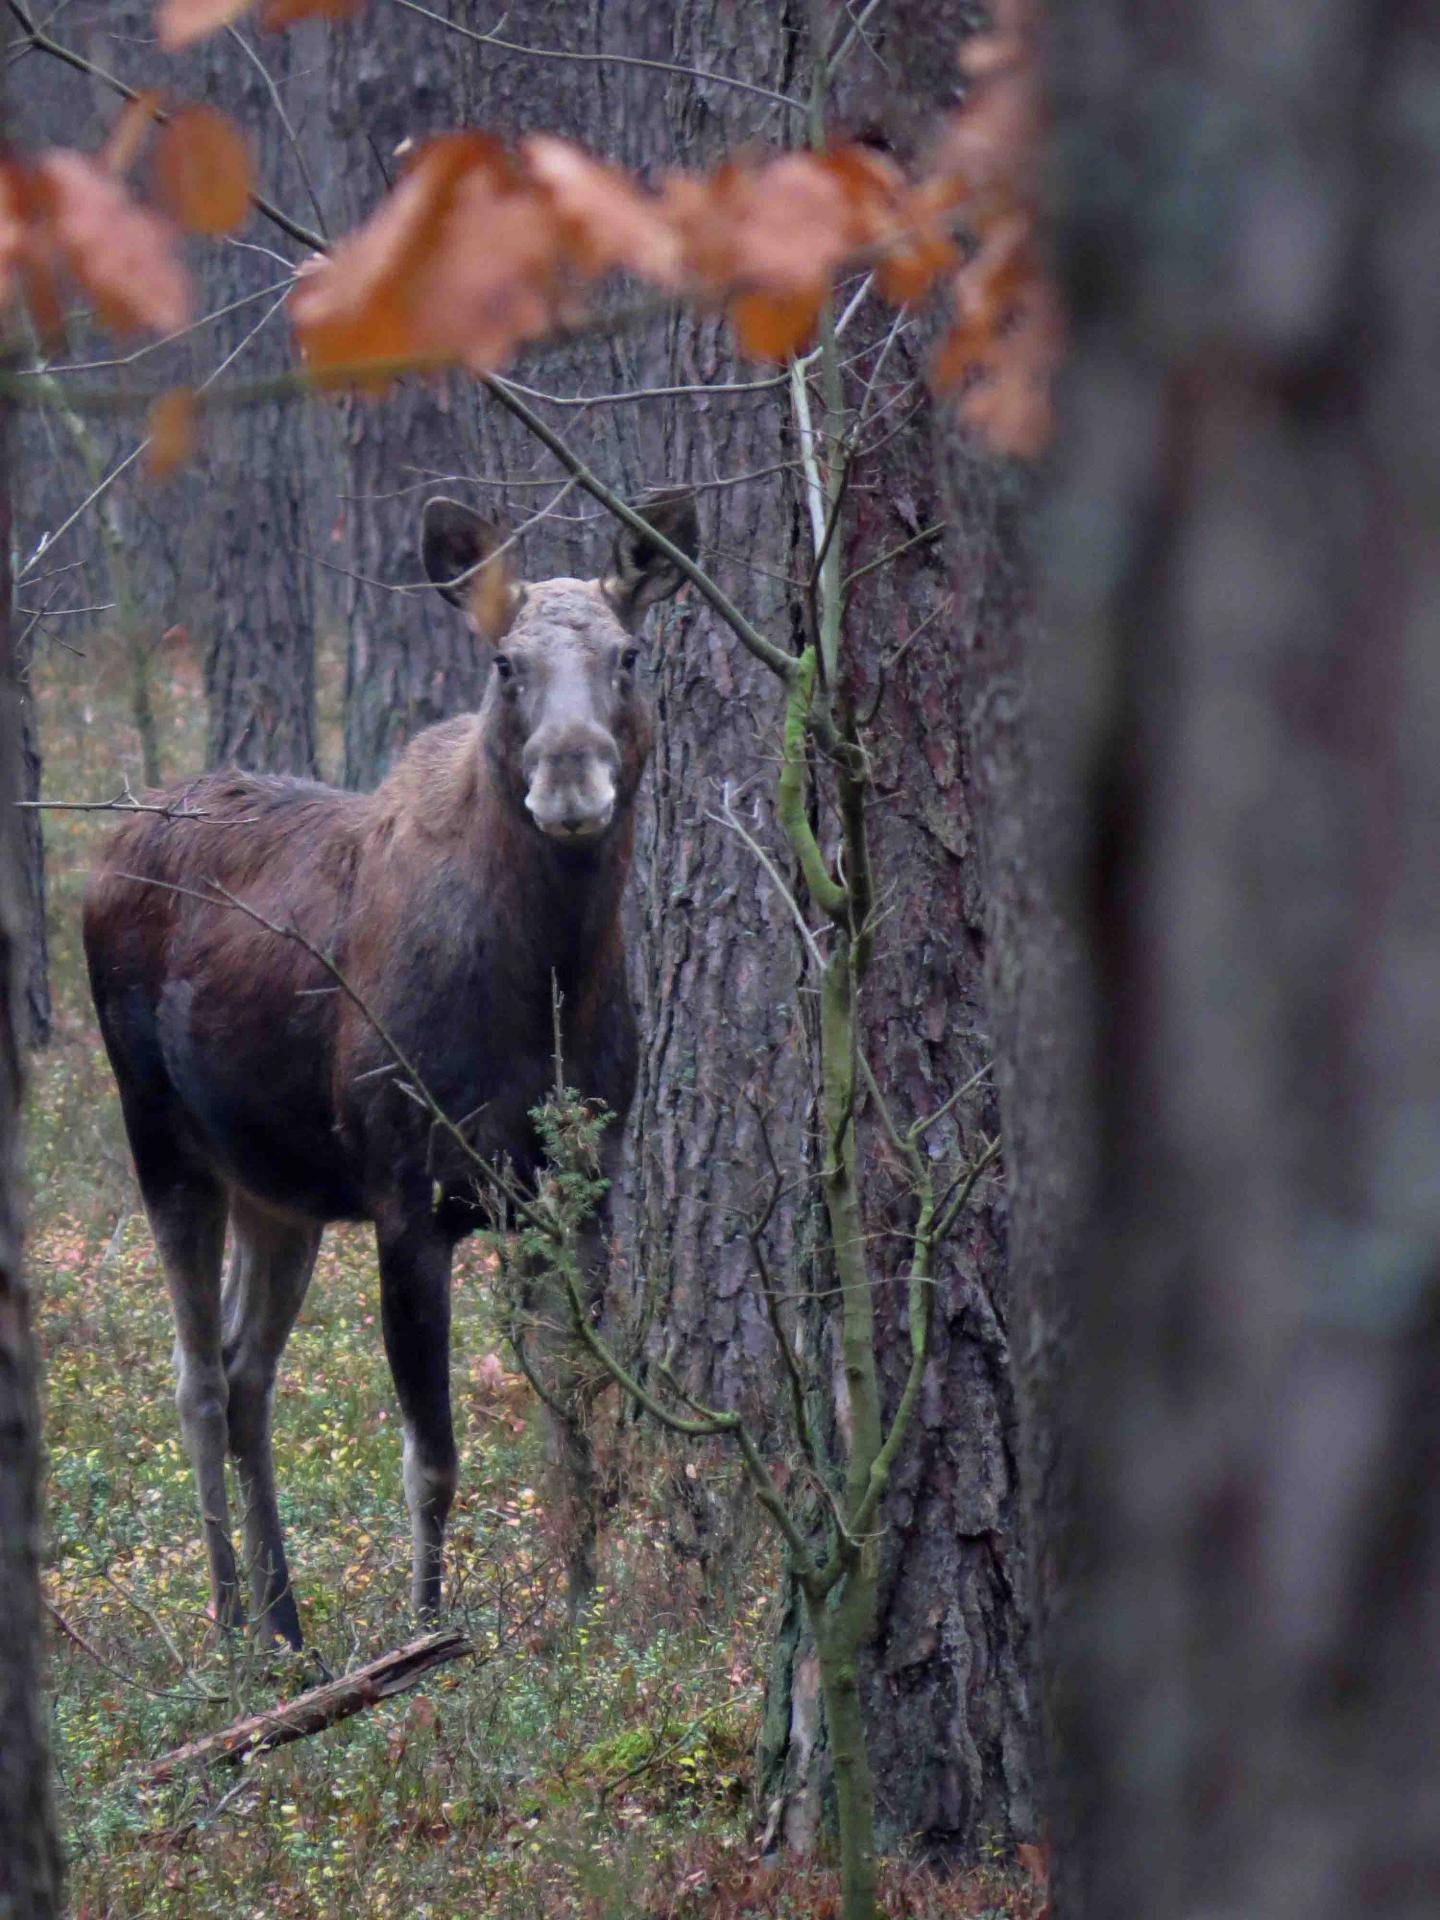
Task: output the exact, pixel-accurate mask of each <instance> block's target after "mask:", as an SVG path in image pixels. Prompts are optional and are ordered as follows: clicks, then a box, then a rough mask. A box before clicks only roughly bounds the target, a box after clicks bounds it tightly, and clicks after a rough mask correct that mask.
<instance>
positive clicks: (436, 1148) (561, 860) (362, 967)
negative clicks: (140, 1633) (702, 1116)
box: [84, 489, 698, 1648]
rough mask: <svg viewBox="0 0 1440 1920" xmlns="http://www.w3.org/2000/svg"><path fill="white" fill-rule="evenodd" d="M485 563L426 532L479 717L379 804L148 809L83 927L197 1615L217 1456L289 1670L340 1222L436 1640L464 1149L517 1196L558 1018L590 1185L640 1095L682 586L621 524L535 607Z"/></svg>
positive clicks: (223, 787) (687, 524)
mask: <svg viewBox="0 0 1440 1920" xmlns="http://www.w3.org/2000/svg"><path fill="white" fill-rule="evenodd" d="M637 511H638V513H639V514H640V515H641V516H642V518H643V520H644V522H645V524H646V525H647V526H648V527H649V528H650V529H651V530H652V531H653V532H655V533H658V534H659V535H660V536H661V537H662V538H663V539H664V540H666V541H668V542H670V543H671V544H672V545H673V546H674V547H675V548H676V549H677V550H678V551H680V552H683V553H684V554H686V556H687V557H693V555H694V554H695V553H696V552H697V550H698V525H697V520H696V514H695V507H694V502H693V499H692V498H691V496H690V495H688V494H687V493H685V492H683V491H681V490H678V489H666V490H663V491H661V492H658V493H655V494H651V495H647V496H645V498H644V499H643V500H642V501H641V502H640V503H639V504H638V507H637ZM500 545H501V542H500V540H499V537H498V535H497V533H496V532H495V530H494V529H493V528H492V527H491V526H490V525H489V524H488V523H487V522H486V521H485V520H484V519H482V518H481V517H480V516H479V515H478V514H476V513H475V512H473V511H472V510H471V509H470V508H468V507H466V506H463V505H462V504H460V503H459V502H457V501H454V500H447V499H432V500H430V501H429V502H427V504H426V506H425V508H424V511H423V515H422V520H421V540H420V550H421V557H422V560H423V564H424V569H425V573H426V576H427V578H428V579H429V581H430V582H431V583H432V584H433V585H434V586H436V587H438V589H439V591H440V592H441V593H442V594H443V595H444V596H445V597H446V599H448V600H449V601H450V602H452V603H453V604H454V605H456V606H458V607H459V608H460V609H461V610H462V611H463V612H466V613H467V615H468V617H469V620H470V624H471V626H472V628H473V629H474V630H475V632H476V634H477V637H478V638H479V639H481V640H482V641H483V640H488V641H489V642H490V643H491V645H492V646H493V648H494V653H493V658H492V660H491V664H490V671H489V674H488V678H487V682H486V689H485V693H484V697H483V699H482V701H481V703H480V707H479V710H478V711H477V712H475V713H471V714H467V715H464V716H462V717H460V718H458V719H453V720H447V721H443V722H441V723H440V724H439V725H436V726H432V727H430V728H428V729H427V730H426V731H425V732H423V733H421V734H419V735H418V736H417V737H416V738H415V739H414V740H413V741H412V742H411V744H410V745H409V747H408V748H407V749H406V750H405V752H404V753H403V754H402V755H401V757H400V758H399V759H398V761H397V762H396V764H395V766H394V767H393V769H392V771H391V772H390V773H389V774H388V776H387V777H386V778H385V779H384V780H383V782H382V783H381V784H380V786H379V787H377V788H376V789H375V790H374V791H373V792H370V793H355V792H350V791H346V790H342V789H339V788H334V787H329V786H324V785H321V784H319V783H317V782H315V781H310V780H303V779H292V778H282V777H276V776H265V775H258V774H249V773H243V772H239V771H237V770H235V769H234V768H230V769H226V770H223V771H220V772H214V773H209V774H206V775H203V776H202V777H200V778H199V779H196V780H192V781H190V782H189V783H187V784H185V785H183V786H180V787H176V788H172V789H169V790H167V791H165V792H164V793H161V794H158V795H152V796H149V797H148V798H147V801H146V803H145V804H146V806H147V808H148V809H149V810H147V811H144V812H142V813H139V814H137V816H136V818H134V819H132V820H129V821H127V822H126V823H125V824H124V826H123V827H121V828H120V829H119V830H118V832H116V833H115V834H114V836H113V837H112V838H111V840H110V841H109V843H108V845H107V847H106V849H105V851H104V853H103V856H102V858H101V860H100V862H99V864H98V866H97V869H96V871H95V873H94V875H93V877H92V879H91V882H90V885H89V888H88V890H87V894H86V899H85V908H84V936H85V951H86V957H87V960H88V963H89V971H90V983H91V991H92V994H93V997H94V1001H95V1008H96V1012H97V1014H98V1016H99V1022H100V1029H101V1033H102V1035H103V1037H104V1042H105V1047H106V1050H107V1052H108V1054H109V1058H110V1064H111V1067H112V1069H113V1071H114V1075H115V1079H116V1082H117V1084H118V1087H119V1093H120V1103H121V1109H122V1112H123V1116H124V1122H125V1129H126V1133H127V1135H128V1138H129V1142H130V1149H131V1153H132V1155H133V1157H134V1162H135V1170H136V1174H137V1176H138V1180H139V1185H140V1192H141V1196H142V1199H143V1201H144V1205H145V1210H146V1213H147V1215H148V1217H149V1221H150V1226H151V1230H152V1233H153V1235H154V1239H155V1244H156V1247H157V1249H158V1252H159V1256H160V1262H161V1265H162V1267H163V1269H164V1274H165V1280H166V1284H167V1287H168V1290H169V1295H170V1302H171V1307H172V1310H173V1315H174V1322H175V1332H176V1345H175V1366H176V1402H177V1406H178V1409H179V1416H180V1424H181V1429H182V1432H183V1435H184V1439H185V1443H186V1447H187V1449H188V1452H189V1454H190V1458H191V1462H192V1465H193V1468H194V1474H195V1480H196V1485H197V1489H198V1493H199V1501H200V1513H201V1521H202V1525H203V1529H204V1537H205V1543H206V1549H207V1553H208V1556H209V1563H210V1577H211V1584H212V1589H213V1595H214V1602H215V1610H216V1617H217V1619H218V1620H219V1621H220V1622H222V1623H223V1624H224V1625H226V1626H237V1625H239V1624H241V1623H242V1622H243V1620H244V1617H245V1609H244V1603H243V1600H242V1598H241V1594H240V1580H239V1576H238V1572H237V1565H236V1558H235V1549H234V1540H233V1537H232V1534H231V1530H230V1520H229V1508H228V1505H227V1500H226V1486H225V1458H226V1454H227V1452H228V1453H229V1454H230V1455H231V1456H232V1457H233V1459H234V1462H235V1469H236V1474H237V1480H238V1488H239V1492H240V1497H241V1505H242V1510H243V1524H244V1543H245V1556H246V1565H247V1567H248V1573H249V1590H250V1591H249V1598H250V1610H251V1617H252V1620H253V1622H254V1624H255V1625H256V1627H257V1628H258V1630H259V1632H260V1634H261V1636H262V1637H263V1638H264V1639H265V1640H266V1641H275V1640H284V1641H288V1642H289V1644H290V1645H291V1646H292V1647H296V1648H299V1647H300V1646H301V1645H302V1644H303V1642H302V1637H301V1631H300V1620H299V1614H298V1611H297V1608H296V1604H295V1598H294V1594H293V1592H292V1590H291V1585H290V1576H289V1571H288V1567H287V1563H286V1557H285V1547H284V1541H283V1539H282V1536H281V1529H280V1519H279V1514H278V1512H277V1508H276V1498H275V1477H274V1466H273V1460H272V1453H271V1404H272V1398H273V1390H274V1384H275V1376H276V1369H277V1367H278V1364H279V1360H280V1356H281V1353H282V1351H283V1349H284V1346H285V1342H286V1339H287V1338H288V1336H289V1333H290V1330H291V1328H292V1327H293V1325H294V1323H295V1319H296V1316H297V1315H298V1313H299V1311H300V1308H301V1305H302V1304H303V1302H304V1299H305V1293H306V1289H307V1286H308V1284H309V1281H310V1276H311V1272H312V1270H313V1268H314V1264H315V1257H316V1254H317V1252H318V1249H319V1245H320V1239H321V1235H322V1233H323V1231H324V1228H325V1226H326V1224H327V1223H328V1222H331V1221H337V1220H365V1221H369V1222H371V1223H373V1226H374V1229H375V1239H376V1247H377V1252H378V1259H379V1272H380V1297H381V1323H382V1328H383V1333H384V1341H385V1352H386V1357H387V1359H388V1362H389V1366H390V1371H391V1376H392V1378H393V1381H394V1385H395V1392H396V1397H397V1399H398V1401H399V1404H400V1411H401V1416H402V1422H403V1429H404V1489H405V1499H406V1504H407V1507H408V1509H409V1516H410V1526H411V1536H412V1553H413V1560H412V1568H413V1578H412V1598H413V1602H414V1605H415V1608H416V1610H417V1611H418V1612H419V1613H420V1614H422V1615H433V1614H434V1613H436V1612H437V1611H438V1609H439V1605H440V1595H441V1574H442V1560H443V1545H444V1533H445V1522H446V1517H447V1515H448V1513H449V1510H450V1506H451V1502H452V1500H453V1497H454V1493H455V1485H456V1450H455V1438H454V1429H453V1424H452V1419H451V1407H450V1381H449V1347H450V1267H451V1260H452V1256H453V1252H454V1248H455V1245H456V1243H457V1241H458V1240H459V1239H461V1238H462V1237H463V1236H464V1235H465V1234H466V1233H468V1232H470V1231H472V1230H473V1229H474V1228H475V1227H477V1226H481V1225H483V1224H485V1223H486V1221H487V1220H488V1219H489V1218H490V1217H491V1216H490V1215H489V1214H488V1213H487V1211H486V1208H485V1205H484V1203H483V1200H482V1197H481V1196H480V1193H479V1190H478V1188H477V1183H476V1179H475V1173H474V1166H473V1163H472V1162H471V1161H470V1159H469V1157H468V1155H467V1154H466V1152H465V1151H463V1146H464V1143H465V1142H466V1141H468V1143H469V1145H470V1147H471V1149H472V1150H473V1152H474V1153H475V1154H478V1155H479V1156H480V1157H481V1158H482V1159H483V1160H484V1161H486V1162H487V1163H492V1164H501V1163H505V1164H508V1166H509V1168H510V1170H511V1175H512V1177H513V1179H515V1180H516V1181H519V1182H521V1183H532V1182H533V1181H534V1180H535V1178H536V1177H537V1175H538V1173H539V1172H540V1170H541V1167H542V1164H543V1151H542V1147H541V1144H540V1142H539V1141H538V1139H537V1137H536V1132H535V1125H534V1120H533V1117H532V1116H533V1113H534V1110H535V1109H536V1108H537V1106H538V1105H539V1104H540V1103H541V1102H542V1101H543V1100H544V1098H545V1096H546V1092H547V1090H548V1088H549V1087H550V1085H551V1084H552V1083H553V1075H554V1058H555V1045H556V1035H555V1021H556V1019H557V1017H558V1019H559V1022H560V1042H561V1045H562V1047H563V1058H564V1063H565V1073H566V1078H567V1080H569V1081H570V1082H571V1083H572V1084H573V1085H574V1086H575V1088H576V1090H577V1091H578V1092H579V1093H580V1094H581V1095H583V1096H584V1097H585V1098H586V1099H587V1100H591V1099H593V1100H596V1101H600V1102H603V1103H604V1105H605V1106H606V1107H607V1108H609V1109H610V1110H611V1112H612V1113H613V1114H614V1115H616V1116H617V1122H616V1124H614V1125H612V1126H611V1127H610V1128H609V1129H608V1130H607V1131H606V1134H605V1146H604V1148H603V1154H604V1157H605V1159H606V1165H605V1167H604V1168H603V1169H602V1171H604V1172H606V1173H607V1174H610V1175H613V1172H614V1169H615V1164H616V1162H617V1159H618V1152H619V1134H620V1132H621V1125H620V1123H622V1122H623V1120H624V1116H625V1114H626V1111H627V1109H628V1107H629V1105H630V1101H631V1097H632V1094H633V1090H634V1083H635V1074H636V1054H637V1040H636V1028H635V1018H634V1013H633V1010H632V1007H631V1004H630V997H629V991H628V986H627V981H626V970H625V951H624V941H623V934H622V928H621V919H620V909H621V897H622V893H623V889H624V886H625V882H626V878H627V875H628V871H629V867H630V862H631V854H632V847H633V839H634V803H635V796H636V791H637V788H638V786H639V783H640V779H641V775H642V772H643V770H644V767H645V763H646V760H647V758H648V755H649V751H650V746H651V739H652V731H653V719H652V714H651V710H650V706H649V703H648V701H647V699H646V697H645V694H644V691H643V689H642V686H641V684H640V680H639V676H638V673H637V667H638V663H639V657H640V650H639V647H638V645H637V639H638V636H639V634H640V631H641V628H642V625H643V622H644V617H645V614H646V612H647V610H648V609H649V608H650V607H652V606H654V605H655V604H656V603H657V602H659V601H661V600H663V599H665V598H667V597H669V596H670V595H672V594H674V593H675V592H676V591H677V589H678V588H679V587H680V585H681V584H682V569H681V568H680V567H679V566H677V565H676V563H675V560H674V558H673V556H672V555H669V554H667V553H666V552H665V550H664V548H663V547H661V546H660V545H659V544H658V543H657V542H656V541H654V540H653V539H651V538H648V537H646V536H644V535H642V534H640V533H639V532H638V531H637V530H635V529H633V528H631V527H629V526H623V527H622V528H621V530H620V531H619V533H618V534H617V537H616V540H615V544H614V549H613V553H612V555H611V563H610V568H609V571H608V572H607V573H605V574H604V575H602V576H601V577H600V578H599V579H596V580H577V579H552V580H547V581H544V582H541V583H533V584H521V583H518V582H512V581H510V580H508V579H507V578H506V577H505V576H504V574H503V573H502V572H501V569H502V568H503V565H504V557H503V554H501V553H500V552H499V551H498V549H499V548H500ZM482 589H483V590H482ZM322 956H323V958H322ZM327 960H328V962H329V963H330V964H329V965H328V966H327V965H326V961H327ZM337 980H338V981H340V982H341V983H343V986H337ZM557 995H558V999H557ZM557 1005H558V1008H559V1013H558V1016H557V1013H556V1008H557ZM397 1055H402V1056H403V1057H404V1059H405V1060H406V1061H407V1062H408V1063H409V1065H410V1066H411V1068H412V1070H413V1072H414V1074H415V1076H416V1078H417V1079H419V1080H421V1081H422V1082H423V1085H424V1088H425V1090H426V1093H427V1097H429V1098H431V1099H433V1100H434V1102H435V1103H436V1105H437V1106H438V1107H439V1108H441V1109H442V1110H443V1113H444V1115H445V1116H446V1117H447V1119H448V1120H449V1121H450V1122H452V1123H454V1126H455V1127H456V1128H463V1129H464V1133H463V1135H462V1136H461V1138H459V1139H457V1138H456V1137H454V1135H453V1134H452V1133H451V1132H450V1130H449V1129H448V1128H446V1127H443V1126H439V1127H437V1125H436V1124H435V1115H434V1113H433V1111H427V1110H426V1109H425V1106H424V1105H423V1103H422V1102H420V1101H419V1100H418V1099H417V1096H416V1091H415V1088H414V1087H413V1086H411V1085H410V1084H408V1083H407V1082H406V1080H405V1076H404V1075H403V1073H401V1072H399V1071H398V1070H397V1067H396V1058H397ZM227 1230H228V1235H229V1247H230V1252H229V1259H228V1262H227V1261H226V1259H225V1247H226V1237H227ZM590 1231H591V1232H592V1233H595V1234H600V1233H603V1222H602V1223H600V1224H598V1225H594V1224H592V1227H591V1229H590ZM598 1244H599V1242H598V1240H597V1242H596V1244H595V1245H594V1246H592V1248H591V1250H590V1257H591V1258H595V1257H597V1247H598Z"/></svg>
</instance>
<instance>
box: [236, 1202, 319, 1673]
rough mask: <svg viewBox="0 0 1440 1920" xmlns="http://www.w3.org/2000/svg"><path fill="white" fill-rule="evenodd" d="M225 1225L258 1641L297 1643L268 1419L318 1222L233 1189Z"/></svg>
mask: <svg viewBox="0 0 1440 1920" xmlns="http://www.w3.org/2000/svg"><path fill="white" fill-rule="evenodd" d="M230 1229H231V1245H230V1264H229V1268H228V1270H227V1272H226V1275H225V1291H224V1302H223V1325H224V1354H225V1377H226V1381H227V1384H228V1387H229V1401H228V1415H229V1441H230V1452H231V1453H232V1454H233V1456H234V1459H235V1466H236V1472H237V1474H238V1476H239V1482H240V1502H241V1515H242V1519H243V1522H244V1528H245V1563H246V1569H247V1571H248V1574H249V1580H250V1606H251V1611H252V1614H253V1616H254V1620H255V1625H256V1629H257V1631H258V1633H259V1635H260V1638H261V1641H262V1642H265V1641H272V1640H274V1639H275V1638H276V1637H277V1636H278V1637H279V1638H281V1639H284V1640H287V1641H288V1642H289V1643H290V1645H291V1646H292V1647H296V1648H299V1647H301V1646H303V1644H304V1641H303V1637H302V1635H301V1632H300V1616H299V1613H298V1611H297V1609H296V1606H295V1595H294V1593H293V1591H292V1589H291V1585H290V1569H289V1565H288V1563H287V1561H286V1558H285V1542H284V1538H283V1536H282V1534H281V1531H280V1513H279V1509H278V1507H277V1505H276V1500H275V1464H274V1459H273V1456H272V1453H271V1439H270V1420H271V1406H272V1402H273V1399H274V1392H275V1373H276V1369H277V1368H278V1366H279V1364H280V1355H281V1353H282V1352H283V1350H284V1347H285V1342H286V1340H287V1339H288V1338H289V1337H290V1329H291V1328H292V1327H293V1326H294V1324H295V1317H296V1315H297V1314H298V1313H299V1311H300V1308H301V1306H302V1305H303V1304H304V1300H305V1294H306V1290H307V1288H308V1287H309V1285H310V1275H311V1273H312V1272H313V1271H314V1267H315V1255H316V1253H317V1251H318V1250H319V1246H320V1234H321V1229H320V1227H319V1226H312V1225H308V1224H307V1225H300V1224H298V1223H296V1222H292V1221H288V1220H280V1219H277V1218H276V1217H275V1216H274V1215H273V1214H270V1213H266V1212H264V1211H263V1210H262V1209H261V1208H259V1207H257V1206H255V1205H254V1203H253V1202H251V1201H249V1200H247V1199H246V1198H245V1197H244V1196H243V1195H239V1194H232V1195H231V1200H230Z"/></svg>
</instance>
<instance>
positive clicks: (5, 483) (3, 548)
mask: <svg viewBox="0 0 1440 1920" xmlns="http://www.w3.org/2000/svg"><path fill="white" fill-rule="evenodd" d="M5 38H8V36H5V35H0V40H4V39H5ZM9 459H10V447H9V419H8V409H0V1914H3V1915H4V1916H6V1920H12V1917H13V1920H48V1916H50V1915H52V1914H55V1913H58V1912H59V1908H60V1853H59V1847H58V1844H57V1841H56V1836H55V1815H54V1807H53V1804H52V1800H51V1794H50V1755H49V1744H48V1740H47V1735H46V1714H45V1705H44V1699H43V1695H42V1692H41V1660H42V1649H43V1643H42V1639H41V1614H40V1400H39V1393H38V1390H37V1381H36V1359H35V1347H34V1342H33V1339H32V1336H31V1329H30V1291H29V1285H28V1282H27V1280H26V1277H25V1272H24V1266H23V1256H22V1222H21V1200H20V1153H19V1142H18V1129H19V1119H20V1099H21V1094H22V1091H23V1087H24V1055H25V1030H26V1021H25V1015H24V994H25V967H26V956H27V941H26V935H25V914H24V905H23V903H24V898H25V871H24V868H25V862H24V855H23V850H22V848H23V833H22V830H21V827H20V816H19V813H18V810H17V809H16V807H15V804H14V802H15V799H16V798H17V795H18V789H19V787H20V770H21V758H22V748H21V728H20V715H19V693H18V688H17V686H16V681H15V658H14V653H13V632H12V627H11V578H10V469H9Z"/></svg>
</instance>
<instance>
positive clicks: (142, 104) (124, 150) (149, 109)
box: [104, 87, 160, 173]
mask: <svg viewBox="0 0 1440 1920" xmlns="http://www.w3.org/2000/svg"><path fill="white" fill-rule="evenodd" d="M159 106H160V95H159V93H158V92H157V91H156V89H155V88H154V87H149V88H147V89H146V91H145V92H144V93H137V94H136V96H135V98H134V99H133V100H127V101H126V102H125V110H124V112H123V113H122V114H121V115H120V118H119V119H118V120H117V121H116V122H115V131H114V132H113V133H112V134H111V135H110V138H109V139H108V140H107V141H106V142H105V154H104V159H105V164H106V166H107V167H109V169H110V171H111V173H128V172H129V171H130V169H131V167H133V166H134V164H135V162H136V160H137V159H138V157H139V154H140V149H141V147H142V146H143V145H144V144H145V136H146V134H147V133H148V132H149V131H150V128H151V127H152V126H153V124H154V121H155V115H156V113H157V111H158V110H159Z"/></svg>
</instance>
